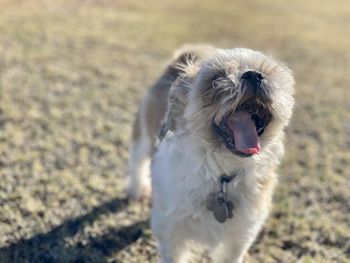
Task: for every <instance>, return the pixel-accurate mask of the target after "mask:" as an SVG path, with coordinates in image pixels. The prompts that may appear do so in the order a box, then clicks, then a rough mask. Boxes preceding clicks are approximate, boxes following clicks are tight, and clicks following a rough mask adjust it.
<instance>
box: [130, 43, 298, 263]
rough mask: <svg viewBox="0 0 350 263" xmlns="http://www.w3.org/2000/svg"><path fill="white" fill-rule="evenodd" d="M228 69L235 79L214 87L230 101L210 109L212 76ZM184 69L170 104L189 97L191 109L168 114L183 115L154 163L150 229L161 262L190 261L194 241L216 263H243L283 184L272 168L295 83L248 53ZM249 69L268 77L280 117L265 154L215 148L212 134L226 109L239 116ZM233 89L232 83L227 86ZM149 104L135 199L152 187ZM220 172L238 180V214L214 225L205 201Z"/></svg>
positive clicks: (133, 165) (134, 161)
mask: <svg viewBox="0 0 350 263" xmlns="http://www.w3.org/2000/svg"><path fill="white" fill-rule="evenodd" d="M196 63H197V62H196ZM222 67H224V68H225V72H226V74H227V77H228V78H229V79H230V80H231V81H228V79H227V78H226V80H220V81H218V82H217V81H215V82H213V83H212V85H213V89H215V88H217V85H219V86H220V88H221V89H222V91H223V92H226V93H227V94H228V96H230V98H229V99H227V97H224V98H223V99H222V100H221V101H219V102H218V103H221V104H220V105H212V106H216V107H203V100H202V99H201V96H206V95H203V90H202V88H203V87H206V85H208V83H207V82H208V80H210V77H211V76H213V74H212V72H214V73H215V71H216V70H218V69H220V68H222ZM183 70H184V71H185V73H184V74H187V77H188V79H189V81H188V82H186V81H187V79H186V78H184V80H183V81H182V82H181V81H179V82H174V85H173V86H172V88H171V90H170V94H171V95H170V98H172V94H173V95H174V96H173V98H176V99H177V100H174V101H175V102H174V101H173V102H172V103H170V105H171V106H175V108H176V106H178V105H177V103H178V101H181V99H182V97H186V98H185V100H184V101H182V103H183V104H184V105H185V104H186V106H185V108H184V110H183V114H182V115H181V114H180V115H178V111H175V110H174V111H172V109H169V108H168V113H173V112H175V113H177V114H175V116H176V118H178V119H177V122H176V125H175V126H176V129H173V130H172V129H170V130H168V132H167V134H166V135H165V137H164V138H163V140H162V141H161V142H160V144H159V145H158V149H157V151H156V153H155V155H154V156H153V159H152V169H151V171H152V193H153V194H152V202H153V203H152V220H151V227H152V230H153V233H154V235H155V236H156V237H157V239H158V242H159V253H160V261H161V262H162V263H180V262H187V255H188V253H187V252H188V248H187V244H188V242H190V241H191V242H195V243H198V244H201V245H203V246H205V247H207V248H208V249H210V250H211V251H212V257H213V259H214V261H215V262H231V263H241V262H242V261H243V257H244V255H245V253H246V251H247V250H248V248H249V247H250V245H251V244H252V242H253V241H254V239H255V237H256V235H257V233H258V231H259V230H260V228H261V226H262V224H263V222H264V220H265V219H266V217H267V215H268V212H269V206H270V198H271V196H272V192H273V187H274V185H275V182H276V181H277V175H276V174H275V172H274V170H275V168H276V167H277V165H278V164H279V162H280V159H281V157H282V155H283V152H284V150H283V144H282V141H283V136H284V133H283V128H284V127H285V126H286V125H287V124H288V121H289V119H290V116H291V114H292V106H293V103H294V100H293V97H292V95H293V92H294V89H293V85H294V81H293V78H292V75H291V72H290V70H289V69H288V68H286V67H284V66H280V65H278V64H277V62H275V61H274V60H272V59H271V58H268V57H266V56H264V55H263V54H261V53H260V52H255V51H251V50H248V49H234V50H218V51H217V53H216V54H215V55H214V56H211V57H209V58H208V59H207V60H203V61H202V62H198V63H197V64H191V63H190V64H188V65H187V68H186V65H184V66H183ZM246 70H258V71H260V72H263V73H264V75H265V80H266V83H267V84H266V85H269V88H270V92H271V99H272V101H273V104H272V108H273V112H272V113H273V115H274V119H273V121H272V122H271V123H270V125H269V126H268V127H267V128H266V129H265V132H264V134H263V135H262V136H261V138H260V141H261V152H260V154H259V155H254V156H251V157H249V158H241V157H238V156H237V155H235V154H233V153H232V152H230V151H228V150H227V149H225V147H216V146H215V145H214V144H212V142H211V141H210V140H208V134H210V133H209V132H208V131H209V129H210V120H212V119H213V117H217V118H219V119H220V118H222V116H224V115H225V113H226V112H227V111H234V109H235V107H236V106H237V103H238V102H239V100H240V97H239V93H240V92H241V90H240V88H241V86H240V84H239V79H240V76H241V74H242V73H243V72H244V71H246ZM209 84H210V85H211V83H209ZM228 84H230V85H231V86H229V87H227V89H225V87H226V85H228ZM210 85H209V86H210ZM187 91H188V92H189V93H188V94H187V93H186V92H187ZM230 91H231V93H229V92H230ZM233 92H237V94H238V95H235V94H234V93H233ZM234 98H236V100H233V99H234ZM145 101H146V99H145V100H144V102H143V103H142V105H141V110H140V114H141V115H140V117H141V118H140V122H141V131H142V132H141V138H140V139H139V140H138V141H137V142H133V143H132V146H131V149H130V156H131V158H130V170H131V180H130V184H129V194H130V195H131V196H132V197H138V196H139V195H140V194H141V193H140V188H142V187H146V188H147V187H149V186H148V181H147V178H148V169H147V168H148V166H149V161H150V158H151V156H150V155H151V151H149V149H150V147H152V145H151V144H152V143H151V142H152V140H151V138H150V137H148V135H147V132H146V130H147V123H144V122H145V121H144V117H143V116H142V114H143V111H144V107H145ZM180 106H181V105H180ZM180 109H181V107H180ZM211 109H213V110H211ZM215 109H216V110H215ZM176 110H178V108H176ZM180 113H181V111H180ZM169 116H171V114H169ZM222 174H227V175H230V174H235V175H236V177H235V179H234V181H233V182H231V183H229V184H227V194H228V196H229V199H230V200H232V201H233V203H234V206H235V208H234V210H233V214H234V216H233V218H232V219H228V220H227V221H226V222H225V223H223V224H221V223H218V222H217V221H216V220H215V218H214V216H213V214H212V212H210V211H208V210H207V208H206V204H205V202H206V199H207V197H208V195H209V194H210V193H213V192H217V191H218V190H219V187H220V184H219V177H220V175H222Z"/></svg>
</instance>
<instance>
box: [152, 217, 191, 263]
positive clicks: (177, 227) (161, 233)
mask: <svg viewBox="0 0 350 263" xmlns="http://www.w3.org/2000/svg"><path fill="white" fill-rule="evenodd" d="M155 214H157V215H155ZM151 226H152V230H153V233H154V234H155V236H156V237H157V239H158V251H159V254H160V263H185V262H187V258H188V255H189V254H188V253H187V252H188V249H187V247H186V237H185V233H186V230H185V229H184V227H182V226H181V224H176V223H175V224H174V222H172V220H171V218H167V217H165V216H164V215H161V213H155V211H153V217H152V221H151Z"/></svg>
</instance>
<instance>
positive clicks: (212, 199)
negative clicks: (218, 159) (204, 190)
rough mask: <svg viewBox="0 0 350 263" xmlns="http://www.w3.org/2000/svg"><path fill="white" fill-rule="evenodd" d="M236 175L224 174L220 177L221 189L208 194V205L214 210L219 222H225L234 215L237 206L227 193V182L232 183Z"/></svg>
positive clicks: (209, 208) (208, 207)
mask: <svg viewBox="0 0 350 263" xmlns="http://www.w3.org/2000/svg"><path fill="white" fill-rule="evenodd" d="M235 177H236V174H234V175H226V174H223V175H221V176H220V177H219V184H220V190H219V191H218V192H214V193H211V194H209V195H208V198H207V200H206V207H207V209H208V210H209V211H211V212H213V215H214V218H215V219H216V221H218V222H219V223H224V222H225V221H226V220H227V219H228V218H232V217H233V209H234V208H235V207H234V205H233V202H232V201H230V200H228V196H227V193H226V184H228V183H230V182H231V181H232V180H233V179H234V178H235Z"/></svg>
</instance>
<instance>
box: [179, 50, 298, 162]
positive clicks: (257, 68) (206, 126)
mask: <svg viewBox="0 0 350 263" xmlns="http://www.w3.org/2000/svg"><path fill="white" fill-rule="evenodd" d="M293 85H294V81H293V77H292V74H291V71H290V70H289V69H288V68H287V67H285V66H282V65H280V64H278V63H277V62H276V61H274V60H273V59H272V58H270V57H267V56H265V55H263V54H262V53H260V52H257V51H253V50H249V49H232V50H219V51H218V52H217V53H216V54H215V55H214V56H212V57H210V58H208V59H206V60H203V61H202V62H201V63H200V64H199V65H198V68H197V70H196V73H195V74H194V76H193V78H192V81H191V89H190V90H189V94H188V95H189V96H188V103H187V106H186V109H185V119H186V120H187V122H188V124H189V127H190V129H192V130H193V131H194V132H196V133H197V134H199V136H201V137H202V138H204V139H205V140H206V141H207V142H209V145H213V146H214V147H216V148H217V147H220V149H222V148H223V149H224V150H228V151H229V152H231V153H233V154H234V155H237V156H240V157H250V156H252V155H254V154H258V153H260V152H261V151H263V150H264V147H265V146H266V145H268V144H269V142H271V141H272V140H273V139H274V138H276V137H277V136H278V135H279V134H280V133H281V131H282V130H283V128H284V127H285V126H286V125H287V124H288V121H289V119H290V117H291V114H292V107H293V104H294V99H293V93H294V88H293ZM222 146H224V147H222Z"/></svg>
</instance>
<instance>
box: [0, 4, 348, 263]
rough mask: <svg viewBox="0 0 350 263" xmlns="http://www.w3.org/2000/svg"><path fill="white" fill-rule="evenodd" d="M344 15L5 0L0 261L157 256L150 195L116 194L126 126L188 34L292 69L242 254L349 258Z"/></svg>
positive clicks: (333, 10)
mask: <svg viewBox="0 0 350 263" xmlns="http://www.w3.org/2000/svg"><path fill="white" fill-rule="evenodd" d="M54 3H55V4H54ZM349 22H350V6H349V4H348V2H347V1H345V0H339V1H334V2H331V1H301V0H296V1H277V0H262V1H257V0H248V1H240V2H238V1H229V0H221V1H198V0H187V1H184V0H179V1H170V0H165V1H156V0H150V1H135V0H130V1H126V0H120V1H106V0H100V1H83V0H75V1H55V2H54V1H41V2H39V1H20V0H16V1H2V2H1V3H0V81H1V82H0V88H1V93H0V178H1V181H0V204H1V206H0V207H1V208H0V209H1V210H0V262H128V263H129V262H155V261H156V251H155V245H154V240H153V238H152V235H151V232H150V230H149V228H148V223H147V221H148V217H149V209H148V206H147V204H137V203H132V204H127V202H126V201H125V200H124V197H125V190H124V188H125V176H126V173H127V171H126V163H127V142H128V138H129V134H130V124H131V120H132V118H133V115H134V113H135V111H136V106H137V104H138V101H139V99H140V98H141V96H142V94H143V92H144V90H145V89H146V88H147V86H148V85H150V84H151V83H152V81H154V80H155V79H156V78H157V76H158V75H159V74H160V72H161V70H162V68H163V66H164V65H165V64H166V61H167V59H168V58H169V56H170V55H171V53H172V51H173V50H174V49H176V48H178V47H179V46H181V45H182V44H184V43H199V42H200V43H203V42H205V43H210V44H214V45H217V46H220V47H226V48H229V47H238V46H244V47H250V48H254V49H258V50H261V51H264V52H266V53H270V54H273V55H274V56H275V57H277V58H279V59H281V60H282V61H285V62H286V63H287V64H288V66H289V67H290V68H292V69H293V71H294V72H295V78H296V81H297V87H296V88H297V95H296V100H297V104H296V107H295V114H294V118H293V121H292V124H291V126H290V128H289V129H288V131H287V135H288V136H287V140H286V150H287V154H286V156H285V159H284V163H283V165H282V167H281V169H280V174H281V177H280V183H279V186H278V188H277V192H276V195H275V198H274V209H273V211H272V213H271V216H270V218H269V220H268V222H267V225H266V227H265V228H264V230H263V231H262V233H261V235H260V237H259V239H258V241H257V242H256V244H255V245H254V246H253V247H252V249H251V255H252V260H251V261H252V262H267V263H268V262H304V263H308V262H317V263H319V262H320V263H322V262H350V241H349V234H350V226H349V222H350V218H349V210H350V203H349V200H350V192H349V189H350V181H349V171H348V167H349V164H350V152H349V150H348V148H349V146H350V136H349V134H350V125H349V117H350V114H349V112H350V92H349V91H348V90H349V87H348V86H349V83H350V77H349V76H350V74H349V72H350V66H349V61H350V53H349V47H350V38H349V35H350V27H349V26H348V25H349ZM198 262H203V260H198Z"/></svg>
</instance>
